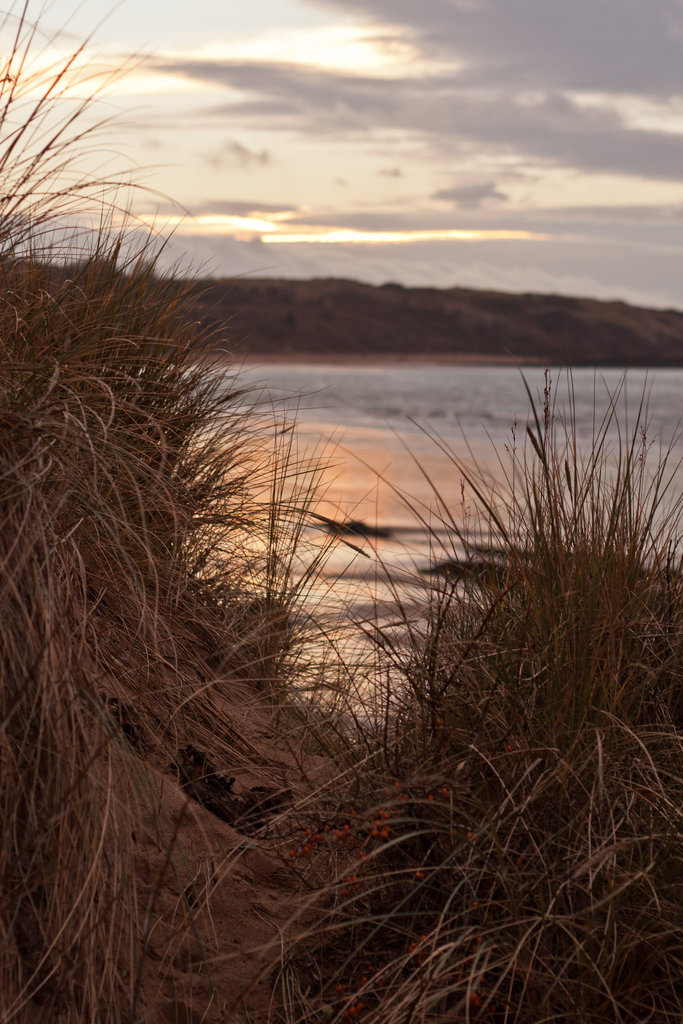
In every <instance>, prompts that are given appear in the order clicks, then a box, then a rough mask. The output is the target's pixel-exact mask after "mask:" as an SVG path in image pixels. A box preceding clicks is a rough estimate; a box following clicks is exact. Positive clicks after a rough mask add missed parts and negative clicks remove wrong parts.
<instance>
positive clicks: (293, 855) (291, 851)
mask: <svg viewBox="0 0 683 1024" xmlns="http://www.w3.org/2000/svg"><path fill="white" fill-rule="evenodd" d="M287 856H288V857H296V850H290V851H289V853H288V854H287Z"/></svg>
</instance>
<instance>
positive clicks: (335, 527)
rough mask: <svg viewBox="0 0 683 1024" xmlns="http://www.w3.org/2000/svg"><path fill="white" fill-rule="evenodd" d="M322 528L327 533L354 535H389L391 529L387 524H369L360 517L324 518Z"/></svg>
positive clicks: (385, 536)
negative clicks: (337, 520)
mask: <svg viewBox="0 0 683 1024" xmlns="http://www.w3.org/2000/svg"><path fill="white" fill-rule="evenodd" d="M323 526H324V529H326V530H327V532H328V533H335V534H344V533H350V534H352V535H353V536H354V537H383V538H387V537H391V535H392V534H391V530H390V529H389V527H388V526H370V525H368V523H364V522H363V520H362V519H346V520H344V521H343V522H335V521H334V520H333V519H328V520H325V522H324V523H323Z"/></svg>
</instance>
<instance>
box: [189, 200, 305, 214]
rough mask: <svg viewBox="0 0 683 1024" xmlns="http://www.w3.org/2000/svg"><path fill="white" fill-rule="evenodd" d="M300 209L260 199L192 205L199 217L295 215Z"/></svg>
mask: <svg viewBox="0 0 683 1024" xmlns="http://www.w3.org/2000/svg"><path fill="white" fill-rule="evenodd" d="M297 210H298V207H296V206H292V205H291V204H289V203H271V202H262V201H261V200H259V199H255V200H253V201H251V200H245V199H204V200H202V201H201V202H200V203H193V204H192V211H191V212H192V214H193V215H195V216H197V217H199V216H202V215H204V214H209V215H210V214H215V215H217V216H228V217H231V216H232V217H249V216H250V215H252V214H258V213H279V214H283V213H286V214H294V213H296V212H297Z"/></svg>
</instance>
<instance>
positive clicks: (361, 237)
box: [262, 228, 550, 245]
mask: <svg viewBox="0 0 683 1024" xmlns="http://www.w3.org/2000/svg"><path fill="white" fill-rule="evenodd" d="M549 237H550V236H549V235H543V234H539V233H538V232H534V231H512V230H507V229H502V230H481V231H477V230H461V229H459V228H443V229H428V230H423V231H419V230H417V231H357V230H355V229H353V228H323V229H322V230H320V231H302V232H278V233H277V234H264V235H263V237H262V241H264V242H269V243H271V244H272V243H278V244H286V245H297V244H301V243H314V244H316V243H317V244H319V245H320V244H322V245H333V244H337V243H339V244H344V245H402V244H404V245H405V244H410V243H411V242H491V241H506V240H507V241H543V240H546V239H548V238H549Z"/></svg>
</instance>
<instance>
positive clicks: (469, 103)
mask: <svg viewBox="0 0 683 1024" xmlns="http://www.w3.org/2000/svg"><path fill="white" fill-rule="evenodd" d="M681 64H682V67H683V61H682V62H681ZM159 67H160V68H162V69H164V70H167V71H168V70H170V71H173V73H175V74H183V75H186V76H187V77H189V78H192V79H197V80H201V81H205V82H210V83H212V84H214V85H215V84H220V85H223V86H225V87H226V88H231V89H238V90H240V91H241V92H247V93H249V92H251V93H253V94H254V97H255V99H254V101H251V100H246V101H240V102H238V103H226V104H219V105H216V106H214V107H213V108H212V109H211V111H208V112H205V113H212V114H213V116H214V117H215V118H216V119H222V118H225V117H230V118H232V119H233V120H234V119H236V118H238V117H239V116H242V117H247V118H248V120H249V122H250V123H251V124H252V125H253V124H256V123H259V122H262V126H263V127H265V128H267V129H269V130H272V131H275V130H278V129H287V130H290V131H291V130H296V131H297V132H298V133H299V134H302V135H307V136H314V137H316V138H320V137H321V136H327V137H328V138H338V139H340V138H346V139H351V140H354V141H358V140H359V139H366V140H367V141H368V142H369V141H372V140H376V139H378V138H379V136H380V134H381V133H382V132H385V131H386V130H391V131H394V132H395V131H397V130H402V131H403V132H405V133H406V134H407V135H410V136H412V137H419V138H420V139H421V140H422V141H423V143H424V144H425V145H427V146H428V148H429V149H430V151H431V152H432V154H435V155H439V156H441V157H445V156H449V157H451V158H452V157H454V156H458V155H463V156H464V155H467V154H471V153H472V151H473V147H476V152H477V153H478V154H484V155H487V156H491V157H494V158H500V157H504V158H506V159H507V160H508V161H509V158H510V157H516V158H517V159H518V160H519V162H524V161H526V162H529V161H536V162H540V163H541V164H542V165H546V166H555V167H564V168H570V169H574V170H580V171H584V172H597V173H605V172H606V173H611V174H621V175H629V176H634V175H635V176H641V177H646V178H648V177H649V178H656V179H664V180H671V181H677V180H679V177H680V167H681V166H682V165H683V134H679V133H674V132H668V131H662V130H659V129H654V128H653V129H644V128H633V127H630V126H629V125H628V124H626V123H625V121H624V119H623V117H622V116H621V115H620V114H619V113H618V112H617V111H616V110H614V109H609V108H604V107H596V106H585V105H583V104H581V103H580V102H578V101H577V100H576V99H574V98H572V97H570V96H568V95H566V94H564V93H560V92H557V91H548V90H547V89H546V90H545V91H542V92H534V93H529V92H521V93H515V92H510V91H509V90H499V89H496V88H494V87H492V86H489V87H488V88H487V89H485V90H482V89H472V88H469V87H467V86H466V85H465V83H464V81H463V78H462V76H461V74H460V73H459V72H453V73H440V74H437V75H425V76H422V77H419V78H387V77H382V78H376V79H375V78H371V77H368V76H359V75H345V74H341V73H339V72H328V71H324V70H320V69H312V68H306V67H300V66H298V65H287V64H271V63H268V62H263V61H259V62H257V61H246V62H245V61H216V60H201V59H194V60H193V59H185V60H174V61H161V62H160V63H159ZM230 157H231V158H232V159H233V161H234V160H240V161H242V166H246V165H247V164H248V163H249V162H253V163H267V162H268V161H269V159H270V154H269V153H268V152H267V151H263V152H261V153H253V152H252V151H249V150H246V149H245V147H242V146H240V144H239V143H234V142H232V143H231V142H228V144H227V148H226V149H225V158H230Z"/></svg>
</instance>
